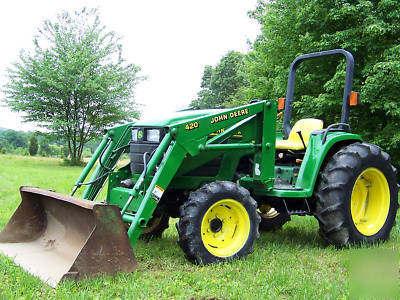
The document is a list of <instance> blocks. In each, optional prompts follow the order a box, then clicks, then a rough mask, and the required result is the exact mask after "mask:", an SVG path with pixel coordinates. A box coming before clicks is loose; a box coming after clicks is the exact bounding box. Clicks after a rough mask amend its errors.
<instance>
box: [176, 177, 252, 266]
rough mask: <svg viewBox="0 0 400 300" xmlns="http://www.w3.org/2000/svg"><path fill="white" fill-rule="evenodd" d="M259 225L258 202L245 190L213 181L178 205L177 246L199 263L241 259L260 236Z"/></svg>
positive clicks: (227, 182) (224, 182) (189, 257)
mask: <svg viewBox="0 0 400 300" xmlns="http://www.w3.org/2000/svg"><path fill="white" fill-rule="evenodd" d="M259 222H260V216H259V215H258V214H257V203H256V201H255V200H254V199H253V198H252V197H251V196H250V193H249V192H248V191H247V190H246V189H245V188H243V187H240V186H238V185H236V184H235V183H233V182H229V181H215V182H212V183H209V184H206V185H204V186H202V187H201V188H200V189H198V190H197V191H195V192H192V193H191V194H190V196H189V199H188V201H187V202H186V203H185V204H183V205H182V206H181V218H180V219H179V222H178V223H177V224H176V227H177V230H178V234H179V240H178V244H179V245H180V247H181V248H182V250H183V251H184V252H185V254H186V256H187V258H188V259H189V260H191V261H192V262H194V263H198V264H210V263H217V262H223V261H227V260H230V259H233V258H240V257H244V256H246V255H248V254H249V253H252V252H253V244H254V241H255V240H256V239H257V238H258V237H259V236H260V235H259V232H258V224H259Z"/></svg>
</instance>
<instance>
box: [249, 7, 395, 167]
mask: <svg viewBox="0 0 400 300" xmlns="http://www.w3.org/2000/svg"><path fill="white" fill-rule="evenodd" d="M250 16H251V17H252V18H253V19H255V20H257V21H258V22H259V23H260V25H261V30H262V33H261V34H260V35H259V36H258V38H257V39H256V41H255V42H254V44H253V50H252V51H251V52H250V53H249V54H248V55H247V56H246V68H245V69H246V72H247V75H246V78H247V80H248V89H247V91H246V94H247V99H246V101H247V100H248V99H251V98H262V99H277V98H278V97H282V96H284V95H285V94H286V93H285V92H286V84H287V75H288V69H289V66H290V63H291V61H292V60H293V59H294V58H295V57H296V56H298V55H300V54H304V53H308V52H314V51H321V50H328V49H335V48H345V49H347V50H349V51H350V52H352V53H353V55H354V58H355V74H354V75H355V77H354V86H353V90H355V91H360V92H361V105H359V106H357V107H356V108H353V109H352V110H351V113H350V125H351V126H352V129H353V131H354V132H357V133H360V134H361V135H362V136H363V137H364V138H365V139H366V140H368V141H370V142H372V143H376V144H378V145H381V146H382V147H384V148H385V149H387V150H389V152H390V154H391V155H392V158H393V159H394V161H395V162H396V163H397V164H399V162H400V133H399V130H398V128H399V125H400V101H399V100H400V92H399V88H398V87H399V86H400V47H399V45H398V44H399V43H398V41H399V39H400V27H399V26H398V24H399V22H400V2H399V1H393V0H374V1H367V0H357V1H354V0H340V1H339V0H335V1H325V0H274V1H263V0H259V1H258V5H257V7H256V9H255V10H254V11H252V12H250ZM338 58H339V57H332V58H329V59H323V60H322V59H321V60H316V61H307V62H305V63H304V64H302V66H301V67H300V68H299V70H298V72H297V76H296V78H297V82H296V93H295V102H294V118H303V117H317V118H321V119H323V120H324V121H325V124H327V125H328V124H330V123H333V122H337V121H339V120H340V110H341V105H342V103H341V99H342V93H343V83H344V75H345V61H344V59H341V60H339V62H338ZM372 124H373V125H372ZM371 125H372V126H371Z"/></svg>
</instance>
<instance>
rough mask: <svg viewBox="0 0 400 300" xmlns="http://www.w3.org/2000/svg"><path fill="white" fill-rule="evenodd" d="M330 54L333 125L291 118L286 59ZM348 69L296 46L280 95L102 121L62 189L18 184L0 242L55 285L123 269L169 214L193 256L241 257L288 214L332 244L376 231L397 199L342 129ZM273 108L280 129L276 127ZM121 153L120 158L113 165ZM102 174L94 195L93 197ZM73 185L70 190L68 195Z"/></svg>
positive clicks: (374, 154)
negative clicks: (71, 181)
mask: <svg viewBox="0 0 400 300" xmlns="http://www.w3.org/2000/svg"><path fill="white" fill-rule="evenodd" d="M337 54H342V55H344V56H345V57H346V60H347V69H346V81H345V88H344V95H343V107H342V116H341V121H340V123H336V124H330V125H328V126H325V127H324V124H323V121H322V120H317V119H303V120H299V121H297V122H296V123H295V124H294V125H293V127H292V126H291V114H292V104H293V95H294V86H295V74H296V69H297V67H298V66H299V64H300V63H301V62H303V61H304V60H308V59H313V58H318V57H321V56H328V55H337ZM353 67H354V60H353V56H352V55H351V54H350V53H349V52H347V51H345V50H342V49H337V50H329V51H323V52H318V53H311V54H306V55H302V56H299V57H297V58H296V59H295V60H294V61H293V63H292V65H291V68H290V73H289V80H288V88H287V95H286V98H285V99H280V101H272V100H270V101H259V100H254V101H252V102H250V104H248V105H244V106H241V107H237V108H233V109H214V110H185V111H180V112H177V113H176V114H175V115H173V116H171V117H170V118H164V119H162V120H140V121H137V122H135V123H129V124H126V125H122V126H118V127H115V128H112V129H110V130H108V131H107V132H106V134H105V136H104V139H103V141H102V142H101V144H100V145H99V147H98V149H97V150H96V152H95V154H94V155H93V157H92V159H91V160H90V161H89V163H88V164H87V166H86V167H85V169H84V170H83V172H82V174H81V175H80V177H79V178H78V180H77V181H76V183H75V188H74V189H73V191H72V194H71V196H66V195H61V194H57V193H55V192H52V191H44V190H41V189H38V188H31V187H21V195H22V202H21V205H20V206H19V208H18V209H17V211H16V212H15V213H14V215H13V217H12V218H11V220H10V221H9V223H8V224H7V225H6V227H5V228H4V229H3V231H2V232H1V233H0V251H1V252H2V253H4V254H6V255H9V256H11V257H14V258H15V261H16V263H17V264H19V265H21V266H22V267H23V268H26V269H27V270H29V272H31V273H33V274H35V275H37V276H39V277H40V278H41V279H42V280H44V281H46V282H48V283H49V284H50V285H53V286H55V285H56V284H57V283H58V282H59V281H60V280H62V279H64V278H79V277H81V276H84V275H92V274H96V273H115V272H118V271H120V272H130V271H132V270H134V269H135V267H136V261H135V257H134V255H133V250H132V249H133V247H134V246H135V244H136V242H137V240H138V238H139V237H140V236H142V237H144V238H146V239H151V238H156V237H160V236H161V235H162V233H163V231H164V230H165V229H166V228H167V227H168V225H169V218H170V217H172V218H179V221H178V222H177V223H176V228H177V231H178V235H179V240H178V243H179V246H180V247H181V248H182V250H183V252H184V254H185V256H186V257H187V258H188V259H189V260H190V261H192V262H195V263H198V264H209V263H216V262H224V261H227V260H231V259H234V258H240V257H244V256H246V255H248V254H249V253H251V252H252V251H253V245H254V242H255V240H256V239H257V238H258V237H259V230H261V231H267V230H274V229H277V228H280V227H281V226H282V225H283V224H284V223H285V222H287V221H289V220H290V217H291V216H292V215H301V216H304V215H312V216H315V217H316V219H317V220H318V222H319V226H320V229H319V234H320V235H321V236H322V238H323V239H324V240H326V241H327V242H328V243H329V244H333V245H335V246H337V247H343V246H347V245H350V244H359V243H377V242H380V241H385V240H387V239H388V238H389V234H390V231H391V229H392V227H393V225H394V222H395V217H396V211H397V209H398V200H397V197H398V196H397V194H398V186H397V182H396V169H395V168H394V167H393V166H392V165H391V163H390V157H389V155H388V154H387V153H385V152H383V151H382V150H381V149H380V148H379V147H378V146H376V145H372V144H368V143H365V142H363V140H362V138H361V137H360V136H359V135H357V134H354V133H351V130H350V125H349V124H348V120H349V108H350V105H354V104H356V102H357V101H358V94H357V93H353V92H352V83H353ZM278 106H279V107H278ZM278 108H279V109H284V119H283V129H284V132H283V133H281V132H277V131H276V123H277V113H278V111H279V110H278ZM123 153H129V156H130V162H129V163H127V164H126V165H124V166H122V167H121V168H119V169H117V168H116V164H117V161H118V160H119V159H120V157H121V155H122V154H123ZM96 162H98V164H97V167H96V168H95V170H94V172H93V173H92V176H91V179H90V180H89V182H86V183H84V181H85V179H86V177H87V176H88V174H89V173H90V171H91V170H92V169H93V167H94V166H95V164H96ZM107 180H108V185H107V196H106V199H105V201H104V202H95V201H94V200H95V199H96V197H97V196H98V194H99V192H100V191H101V189H102V188H103V186H104V184H105V182H106V181H107ZM83 185H86V189H85V191H84V193H83V196H82V199H80V198H75V197H72V196H73V195H74V193H75V191H76V190H77V189H78V188H79V187H81V186H83ZM44 260H46V261H47V262H48V263H47V265H49V264H50V265H52V266H57V268H55V267H54V268H52V269H51V270H49V268H48V267H46V266H44V265H43V263H41V262H43V261H44Z"/></svg>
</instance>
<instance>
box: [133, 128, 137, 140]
mask: <svg viewBox="0 0 400 300" xmlns="http://www.w3.org/2000/svg"><path fill="white" fill-rule="evenodd" d="M137 132H138V130H137V129H133V130H132V141H134V142H137Z"/></svg>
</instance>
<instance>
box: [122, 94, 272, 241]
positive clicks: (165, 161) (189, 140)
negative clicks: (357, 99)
mask: <svg viewBox="0 0 400 300" xmlns="http://www.w3.org/2000/svg"><path fill="white" fill-rule="evenodd" d="M275 115H276V103H274V102H265V101H262V102H257V103H253V104H249V105H245V106H242V107H238V108H235V109H229V110H223V111H221V112H217V113H213V114H209V115H206V116H202V117H198V118H193V119H190V120H186V121H183V122H179V123H177V124H173V125H170V126H167V127H166V129H167V134H166V135H165V136H164V138H163V140H162V141H161V143H160V145H159V146H158V148H157V150H156V152H155V153H154V155H153V156H152V158H151V159H150V161H149V163H148V165H147V166H146V168H144V170H143V173H142V174H141V175H140V177H139V178H138V180H137V181H136V184H135V186H134V187H133V188H132V189H123V188H118V190H119V193H120V194H119V195H120V196H119V197H121V198H125V199H127V200H126V202H125V203H124V205H123V207H122V210H121V214H122V219H123V220H124V221H125V222H127V223H130V224H131V225H130V227H129V230H128V237H129V240H130V242H131V245H132V247H133V246H134V245H135V244H136V241H137V239H138V238H139V236H140V234H141V233H142V231H143V229H144V228H145V227H146V225H147V222H148V221H149V219H150V218H151V217H152V214H153V212H154V210H155V208H156V206H157V204H158V202H159V201H160V199H161V197H162V195H163V193H164V191H165V190H167V188H168V186H169V184H170V183H171V181H172V179H173V178H174V176H175V174H176V172H177V171H178V169H179V167H180V166H181V164H182V161H183V160H184V158H185V157H186V156H187V155H191V156H196V155H198V154H200V152H203V151H215V150H221V149H223V150H236V149H241V150H242V149H254V153H256V152H260V153H261V152H262V154H259V155H258V154H256V155H255V162H256V164H258V167H257V168H256V169H257V170H256V171H255V174H254V180H255V181H258V182H259V183H260V184H262V185H265V186H266V187H270V186H271V185H272V183H273V176H274V174H273V172H274V169H273V164H274V155H275V143H274V141H275V118H276V116H275ZM247 122H255V124H256V125H257V127H258V132H257V137H256V138H255V139H254V140H252V141H251V142H243V143H222V142H224V141H226V140H227V139H228V138H229V136H230V135H232V134H234V132H235V130H237V129H238V128H240V126H242V125H244V124H245V123H247ZM222 128H225V131H224V132H223V133H221V134H219V135H218V136H216V137H214V138H212V139H210V140H208V141H207V138H208V137H209V135H210V134H211V133H213V132H216V131H218V130H220V129H222ZM154 172H155V173H154ZM152 174H154V175H152ZM124 191H125V192H124ZM124 193H125V196H124V195H123V194H124Z"/></svg>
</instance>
